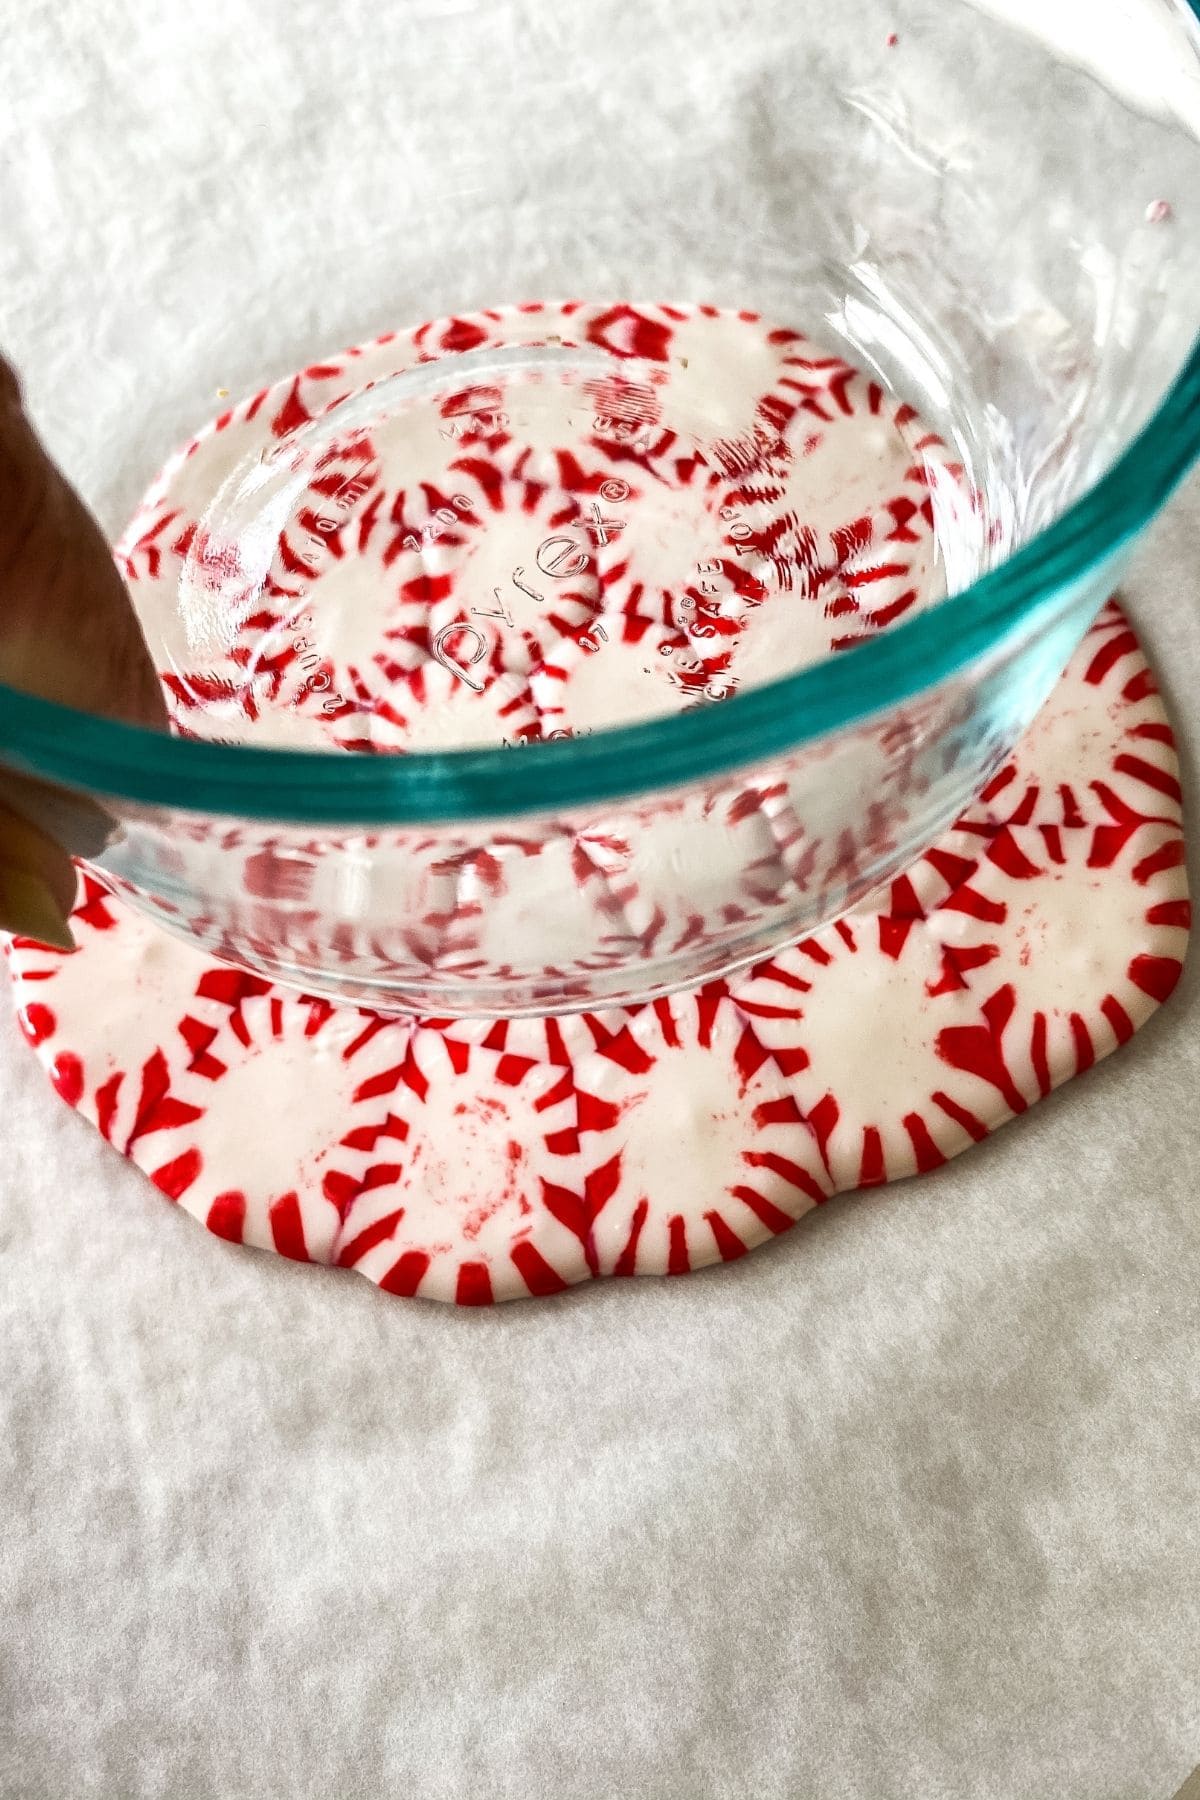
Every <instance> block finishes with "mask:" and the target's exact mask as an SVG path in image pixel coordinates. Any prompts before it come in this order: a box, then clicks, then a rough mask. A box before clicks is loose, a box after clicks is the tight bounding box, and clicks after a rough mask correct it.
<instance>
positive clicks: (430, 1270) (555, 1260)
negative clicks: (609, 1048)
mask: <svg viewBox="0 0 1200 1800" xmlns="http://www.w3.org/2000/svg"><path fill="white" fill-rule="evenodd" d="M376 1085H385V1086H386V1093H387V1098H388V1104H389V1107H390V1108H391V1109H392V1113H391V1116H392V1119H393V1130H394V1132H395V1134H396V1135H397V1136H398V1137H399V1138H400V1139H401V1140H402V1145H403V1155H402V1160H401V1162H400V1164H399V1166H398V1167H397V1169H396V1170H395V1172H394V1175H393V1177H392V1178H391V1179H389V1180H386V1181H376V1182H372V1183H370V1184H369V1185H368V1184H363V1186H362V1187H361V1190H360V1192H359V1194H358V1195H357V1197H356V1198H355V1199H354V1200H352V1202H351V1203H350V1205H349V1206H348V1207H347V1209H346V1212H345V1217H344V1219H343V1222H342V1226H341V1230H340V1232H339V1234H338V1238H337V1243H336V1246H335V1250H336V1255H335V1260H336V1261H337V1262H338V1264H339V1265H340V1266H341V1267H343V1268H353V1269H358V1270H359V1271H360V1273H362V1274H365V1275H368V1276H370V1277H371V1278H372V1279H373V1280H375V1281H377V1282H378V1283H379V1284H380V1286H381V1287H383V1288H385V1289H386V1290H387V1291H389V1292H391V1293H400V1294H421V1295H423V1296H425V1297H427V1298H432V1299H439V1300H456V1301H457V1302H458V1303H459V1305H464V1306H481V1305H487V1304H490V1302H491V1301H493V1300H505V1299H511V1298H514V1297H517V1296H519V1295H521V1294H551V1293H558V1292H559V1291H561V1289H563V1288H565V1287H567V1286H569V1285H570V1284H571V1283H573V1282H576V1281H579V1280H582V1279H583V1277H584V1275H585V1274H586V1272H587V1271H586V1263H585V1260H584V1253H583V1248H582V1246H581V1245H580V1243H579V1242H578V1240H577V1238H576V1237H575V1236H574V1234H573V1232H572V1231H571V1229H570V1228H569V1226H566V1225H564V1224H563V1222H562V1221H561V1220H560V1219H559V1218H558V1217H557V1216H556V1214H555V1212H554V1211H553V1210H552V1208H550V1207H547V1206H546V1204H545V1203H544V1201H543V1199H542V1195H543V1192H544V1191H545V1190H546V1189H547V1188H549V1189H551V1190H552V1191H553V1190H554V1189H555V1182H556V1178H557V1176H558V1173H559V1170H560V1168H561V1166H562V1163H563V1160H564V1158H565V1157H566V1156H568V1155H569V1154H570V1153H571V1152H572V1151H573V1150H574V1148H575V1146H576V1145H577V1143H578V1132H577V1129H576V1122H575V1103H574V1091H573V1087H572V1082H571V1075H570V1071H569V1070H567V1069H564V1068H562V1067H560V1066H558V1065H556V1064H553V1063H538V1062H534V1061H532V1060H530V1059H529V1058H527V1057H523V1056H517V1055H514V1054H513V1053H512V1052H510V1051H506V1050H502V1051H494V1050H488V1049H485V1048H481V1047H479V1046H477V1045H472V1044H468V1043H465V1042H463V1041H462V1040H461V1039H456V1038H452V1037H450V1036H447V1035H445V1034H443V1033H441V1032H438V1031H432V1030H429V1029H421V1028H418V1029H417V1030H416V1031H415V1032H414V1033H413V1035H412V1038H411V1040H410V1042H409V1044H408V1046H407V1052H406V1057H405V1060H404V1063H403V1066H402V1067H400V1068H399V1069H398V1070H397V1071H396V1079H395V1080H393V1081H390V1082H387V1083H385V1082H384V1081H383V1079H382V1078H379V1077H377V1078H376Z"/></svg>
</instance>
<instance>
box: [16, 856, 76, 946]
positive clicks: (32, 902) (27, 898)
mask: <svg viewBox="0 0 1200 1800" xmlns="http://www.w3.org/2000/svg"><path fill="white" fill-rule="evenodd" d="M0 927H2V928H3V929H4V930H5V931H11V932H13V933H14V934H15V935H16V936H17V937H27V938H33V940H34V942H35V943H38V944H48V945H50V946H51V947H52V948H53V949H55V950H74V948H75V940H74V938H73V937H72V936H71V927H70V925H69V924H68V922H67V915H66V913H65V912H64V911H63V910H62V908H61V906H60V905H59V904H58V901H57V900H56V899H55V898H54V895H53V894H52V893H51V891H50V889H49V887H48V886H47V885H46V883H45V882H44V881H43V880H42V878H41V876H40V875H34V874H33V873H32V872H31V871H30V870H28V869H14V868H13V867H11V865H6V864H3V863H0Z"/></svg>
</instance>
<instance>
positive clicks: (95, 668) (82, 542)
mask: <svg viewBox="0 0 1200 1800" xmlns="http://www.w3.org/2000/svg"><path fill="white" fill-rule="evenodd" d="M0 493H2V494H3V499H4V504H3V507H0V681H3V682H6V683H8V685H9V686H11V687H16V688H20V689H22V690H23V691H24V692H26V693H30V694H36V695H38V696H40V697H41V698H42V699H46V700H53V701H56V702H57V703H58V704H59V705H62V706H70V707H75V708H78V709H79V710H81V711H85V712H91V713H97V714H99V715H101V716H103V717H107V718H119V719H125V720H128V721H130V722H132V723H134V724H139V725H148V726H151V727H154V728H157V729H165V727H166V709H165V706H164V702H163V696H162V689H161V687H160V686H159V682H158V677H157V675H156V674H155V671H154V665H153V663H152V661H151V659H150V653H149V651H148V650H147V648H146V645H145V642H144V641H143V638H142V635H141V631H140V629H139V627H138V622H137V618H136V615H135V613H134V610H133V606H132V603H131V601H130V599H129V595H128V593H127V591H126V589H125V585H124V583H123V581H122V580H121V577H120V575H119V573H118V571H117V568H116V564H115V563H114V562H113V558H112V552H111V550H110V549H109V546H108V544H107V542H106V540H105V537H104V534H103V532H102V531H101V530H100V527H99V525H98V524H97V523H96V521H95V519H94V518H93V517H92V515H91V513H90V512H89V511H88V510H87V508H86V506H84V504H83V502H82V500H80V498H79V496H78V495H77V494H76V493H75V491H74V489H73V488H72V487H71V486H70V484H69V483H68V482H67V481H66V479H65V478H64V476H63V475H62V473H61V472H60V471H59V470H58V469H57V468H56V467H55V465H54V464H53V463H52V462H51V461H50V458H49V457H48V456H47V455H46V452H45V450H44V449H43V448H42V446H41V444H40V443H39V442H38V439H37V437H36V435H35V433H34V431H33V428H32V426H31V425H30V424H29V421H28V419H27V418H26V417H25V414H24V412H23V410H22V408H21V404H20V396H19V390H18V387H17V384H16V380H15V377H14V376H13V375H12V372H11V370H8V369H7V368H6V367H5V365H4V364H3V363H2V362H0Z"/></svg>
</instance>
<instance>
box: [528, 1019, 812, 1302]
mask: <svg viewBox="0 0 1200 1800" xmlns="http://www.w3.org/2000/svg"><path fill="white" fill-rule="evenodd" d="M793 1068H794V1059H793V1057H792V1056H791V1054H790V1053H789V1052H786V1051H785V1052H783V1053H782V1054H781V1055H779V1056H776V1055H775V1054H773V1053H772V1052H771V1051H770V1050H769V1049H768V1048H767V1047H766V1046H765V1045H764V1044H763V1042H762V1040H761V1038H759V1036H758V1035H757V1033H756V1031H755V1028H754V1026H753V1024H752V1023H751V1022H750V1021H748V1020H747V1019H746V1018H745V1017H743V1016H742V1015H740V1014H739V1013H738V1012H737V1011H736V1009H735V1008H734V1007H733V1006H732V1005H731V1004H730V1002H729V1001H728V1000H727V999H726V998H725V997H724V995H723V993H722V992H721V990H720V989H719V988H712V989H707V988H702V989H700V990H699V991H698V992H696V993H692V994H685V995H675V996H672V998H671V999H669V1000H656V1001H654V1002H653V1003H652V1004H651V1005H649V1006H646V1007H642V1008H640V1009H639V1011H638V1012H637V1014H636V1016H634V1017H633V1018H632V1019H631V1020H630V1022H629V1023H628V1024H627V1025H626V1026H625V1028H624V1029H623V1030H622V1031H620V1032H619V1033H617V1034H616V1035H614V1036H613V1037H612V1038H611V1039H609V1040H608V1041H607V1042H606V1043H605V1044H603V1045H601V1046H600V1048H599V1049H598V1050H597V1051H596V1052H595V1053H594V1054H593V1055H591V1056H589V1057H586V1058H585V1059H584V1060H583V1061H581V1062H578V1063H577V1064H576V1065H575V1087H576V1090H577V1106H578V1117H579V1140H580V1152H579V1156H578V1158H577V1160H576V1162H575V1164H574V1166H573V1167H572V1168H571V1170H570V1179H569V1180H567V1181H565V1182H564V1183H563V1184H562V1187H561V1189H560V1190H559V1191H556V1192H555V1193H554V1194H553V1195H550V1196H548V1198H547V1204H548V1205H550V1206H552V1207H553V1208H554V1210H555V1211H556V1212H557V1214H558V1215H559V1216H560V1217H561V1218H562V1219H563V1220H564V1221H565V1222H567V1223H568V1224H570V1225H571V1227H572V1229H573V1230H574V1231H575V1232H576V1234H577V1235H578V1237H579V1239H580V1242H581V1243H582V1244H583V1246H584V1250H585V1254H586V1256H587V1261H588V1267H589V1269H590V1270H591V1272H592V1274H594V1275H600V1274H604V1275H637V1274H656V1275H662V1274H670V1275H681V1274H684V1273H686V1271H687V1270H689V1269H694V1268H702V1267H703V1266H704V1265H705V1264H706V1263H711V1262H717V1261H724V1262H732V1261H733V1260H734V1259H735V1258H737V1257H739V1256H742V1255H744V1254H745V1252H746V1251H747V1250H748V1249H750V1248H751V1247H752V1246H753V1245H755V1244H757V1243H760V1242H762V1240H763V1239H764V1238H767V1237H772V1236H777V1235H778V1234H779V1233H780V1232H782V1231H786V1230H787V1229H788V1227H789V1226H790V1225H791V1224H793V1223H794V1221H795V1220H796V1219H797V1218H799V1217H800V1215H801V1214H802V1213H804V1212H807V1211H808V1210H809V1208H810V1207H812V1206H815V1205H817V1204H819V1202H820V1201H822V1200H824V1199H825V1198H826V1197H827V1196H828V1195H829V1193H830V1192H832V1189H831V1186H830V1184H829V1181H828V1179H827V1177H826V1174H825V1171H824V1170H823V1169H822V1167H821V1164H820V1160H819V1158H818V1157H817V1156H816V1154H815V1146H814V1143H813V1139H812V1135H811V1133H810V1132H809V1131H808V1129H807V1127H806V1125H805V1123H804V1120H803V1118H802V1117H801V1114H800V1111H799V1108H798V1106H797V1103H796V1099H795V1095H794V1093H793V1091H792V1087H791V1074H792V1072H793Z"/></svg>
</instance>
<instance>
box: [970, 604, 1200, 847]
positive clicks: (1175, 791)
mask: <svg viewBox="0 0 1200 1800" xmlns="http://www.w3.org/2000/svg"><path fill="white" fill-rule="evenodd" d="M1072 666H1073V669H1074V670H1075V671H1076V672H1077V679H1076V680H1075V681H1072V682H1062V683H1060V684H1059V686H1058V687H1057V688H1056V689H1055V690H1054V692H1053V693H1052V694H1051V696H1050V698H1049V700H1047V702H1046V704H1045V706H1044V707H1043V708H1042V710H1041V712H1040V713H1039V714H1038V716H1037V718H1036V719H1035V720H1034V722H1033V724H1032V725H1031V726H1030V728H1029V730H1028V731H1027V732H1026V734H1025V736H1024V737H1023V738H1022V740H1021V742H1020V743H1019V744H1018V745H1017V748H1016V750H1015V751H1014V752H1013V755H1012V756H1011V758H1010V759H1009V760H1008V762H1006V763H1005V765H1004V767H1003V768H1002V769H1001V770H1000V771H999V773H998V774H996V775H995V776H994V777H993V778H992V780H991V781H990V782H989V783H988V785H987V787H986V788H985V789H984V790H983V793H982V794H981V795H980V796H979V798H978V800H977V801H975V802H974V804H973V805H972V806H971V807H969V808H968V810H967V812H966V813H965V814H964V816H963V819H962V820H961V824H962V826H963V828H964V829H965V830H968V831H972V832H978V831H984V832H985V833H986V831H987V830H988V829H989V828H990V826H991V825H992V824H993V823H997V822H998V823H1001V824H1011V825H1063V826H1066V827H1068V828H1072V827H1080V826H1083V825H1085V824H1097V825H1099V824H1107V825H1110V826H1112V827H1114V828H1119V827H1121V826H1123V825H1126V824H1128V823H1131V822H1138V823H1147V822H1150V821H1152V820H1162V821H1165V822H1174V823H1178V821H1179V819H1180V816H1181V810H1182V794H1181V790H1180V786H1179V767H1178V762H1177V759H1176V755H1175V734H1174V732H1173V731H1172V730H1171V726H1170V722H1169V721H1168V720H1167V719H1166V718H1165V717H1164V714H1163V706H1162V701H1161V700H1160V698H1159V691H1158V684H1157V682H1156V681H1155V679H1154V672H1153V670H1152V669H1150V668H1149V667H1148V665H1147V663H1146V659H1145V657H1144V656H1143V654H1142V649H1141V645H1140V644H1139V643H1138V640H1137V634H1136V632H1135V631H1134V629H1133V627H1132V625H1131V624H1130V623H1129V620H1128V619H1127V618H1126V617H1125V614H1124V613H1123V612H1122V611H1121V608H1120V607H1119V606H1118V605H1117V603H1116V602H1115V601H1110V602H1109V604H1108V605H1107V606H1106V607H1105V608H1104V610H1103V612H1102V613H1101V614H1100V616H1099V618H1097V620H1096V621H1095V623H1094V624H1093V625H1092V627H1091V629H1090V630H1089V632H1088V634H1087V636H1086V637H1085V638H1084V640H1083V643H1082V644H1081V645H1080V648H1079V650H1078V652H1077V653H1076V656H1075V659H1074V663H1073V665H1072ZM1081 768H1082V769H1086V771H1087V776H1086V779H1085V780H1083V781H1081V780H1080V774H1081Z"/></svg>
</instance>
